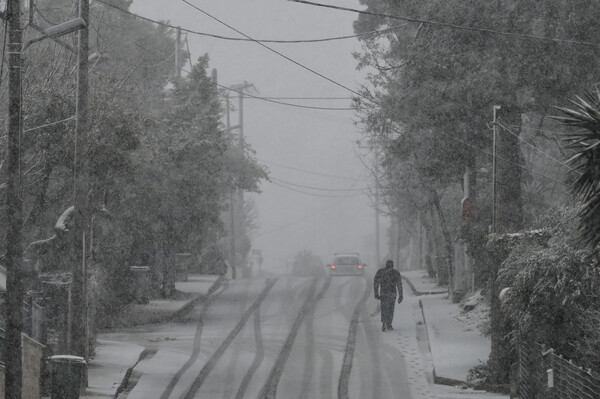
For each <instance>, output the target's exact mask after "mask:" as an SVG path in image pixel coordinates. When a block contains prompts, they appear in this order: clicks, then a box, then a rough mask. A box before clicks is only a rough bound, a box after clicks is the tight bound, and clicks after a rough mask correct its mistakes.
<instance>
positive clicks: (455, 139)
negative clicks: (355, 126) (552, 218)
mask: <svg viewBox="0 0 600 399" xmlns="http://www.w3.org/2000/svg"><path fill="white" fill-rule="evenodd" d="M97 1H98V2H101V3H103V4H107V5H109V6H111V7H114V8H118V9H120V8H119V7H115V6H112V5H111V4H108V3H106V2H104V1H102V0H97ZM182 1H183V2H184V3H186V4H188V5H189V6H190V7H192V8H194V9H196V10H197V11H199V12H201V13H203V14H204V15H206V16H208V17H209V18H211V19H214V20H215V21H217V22H219V23H220V24H222V25H224V26H226V27H228V28H229V29H231V30H233V31H235V32H237V33H239V34H240V35H242V36H244V37H246V38H247V39H248V40H250V41H253V42H255V43H257V44H259V45H260V46H262V47H264V48H266V49H268V50H269V51H271V52H273V53H275V54H277V55H279V56H280V57H283V58H285V59H286V60H288V61H290V62H292V63H294V64H295V65H297V66H299V67H301V68H303V69H305V70H307V71H309V72H311V73H313V74H315V75H317V76H319V77H321V78H323V79H325V80H327V81H329V82H331V83H333V84H335V85H337V86H339V87H341V88H343V89H345V90H347V91H349V92H351V93H353V94H356V95H358V96H359V97H361V98H364V99H366V100H368V101H370V102H372V103H373V104H375V105H378V106H379V107H382V104H381V103H380V102H378V101H376V100H374V99H372V98H369V97H366V96H365V95H363V94H361V93H359V92H357V91H355V90H352V89H351V88H349V87H347V86H345V85H343V84H341V83H339V82H336V81H335V80H333V79H331V78H329V77H327V76H325V75H323V74H321V73H319V72H317V71H315V70H313V69H311V68H309V67H307V66H305V65H303V64H301V63H299V62H298V61H295V60H293V59H292V58H290V57H288V56H286V55H284V54H282V53H280V52H279V51H277V50H274V49H272V48H271V47H269V46H267V45H265V44H263V43H261V42H260V41H258V40H255V39H253V38H251V37H250V36H248V35H246V34H244V33H243V32H241V31H239V30H238V29H236V28H234V27H233V26H231V25H229V24H227V23H225V22H223V21H221V20H220V19H218V18H216V17H214V16H213V15H211V14H209V13H208V12H206V11H204V10H202V9H201V8H199V7H197V6H195V5H194V4H192V3H190V2H188V1H187V0H182ZM290 1H296V2H303V3H307V4H311V3H310V2H304V1H300V0H290ZM313 4H315V5H318V3H313ZM323 6H325V5H323ZM332 7H333V6H332ZM120 10H121V11H124V12H127V13H130V12H129V11H127V10H124V9H120ZM348 11H354V12H362V11H360V10H354V9H348ZM130 14H132V15H134V16H135V15H136V14H133V13H130ZM141 18H142V19H146V20H149V21H150V22H155V23H156V22H157V21H154V20H150V19H149V18H145V17H141ZM390 18H392V16H390ZM409 22H420V21H419V20H411V21H409ZM169 27H172V26H169ZM173 28H175V29H176V27H173ZM135 44H136V45H138V46H140V47H142V48H144V49H146V50H148V49H147V48H145V47H143V46H141V45H139V44H138V43H135ZM148 51H149V50H148ZM180 70H182V71H184V72H186V73H190V72H189V71H186V70H185V69H184V68H180ZM217 86H219V87H222V88H224V89H227V90H230V91H234V92H237V93H239V94H242V93H241V92H240V91H237V90H234V89H231V88H229V87H226V86H223V85H220V84H217ZM244 95H248V96H250V97H254V98H256V99H261V100H264V101H268V102H275V103H279V104H282V105H289V106H293V107H298V108H310V109H330V108H327V107H323V108H321V107H310V106H301V105H298V104H291V103H282V102H276V100H270V99H267V98H263V97H259V96H254V95H250V94H248V93H244ZM335 110H342V109H335ZM408 119H409V120H412V121H414V122H417V121H415V120H414V119H412V118H408ZM417 123H418V124H420V125H422V123H420V122H417ZM438 132H439V133H440V134H442V135H445V136H447V137H448V138H450V139H452V140H454V141H457V142H459V143H461V144H463V145H466V146H468V147H470V148H473V149H475V150H477V151H480V152H482V153H484V154H486V155H488V156H492V157H493V155H492V154H490V153H489V152H487V151H485V150H483V149H481V148H479V147H476V146H474V145H472V144H469V143H467V142H465V141H462V140H460V139H457V138H456V137H453V136H451V135H449V134H447V133H444V132H443V131H441V130H438ZM396 133H399V134H400V132H396ZM496 159H500V160H503V161H504V162H507V163H509V164H512V165H514V166H517V167H519V168H521V169H524V170H527V171H529V172H531V173H534V174H537V175H539V176H541V177H544V178H546V179H549V180H552V181H554V182H557V183H559V184H562V185H566V183H564V182H561V181H560V180H557V179H555V178H553V177H550V176H546V175H544V174H543V173H540V172H537V171H535V170H532V169H529V168H527V167H525V166H523V165H520V164H518V163H515V162H512V161H509V160H507V159H504V158H502V157H500V156H499V155H496Z"/></svg>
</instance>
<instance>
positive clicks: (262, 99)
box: [104, 22, 354, 111]
mask: <svg viewBox="0 0 600 399" xmlns="http://www.w3.org/2000/svg"><path fill="white" fill-rule="evenodd" d="M104 24H105V25H106V26H108V27H109V28H110V29H112V30H113V31H115V32H117V33H118V34H119V35H121V36H123V37H125V38H126V39H127V40H128V41H129V42H131V43H132V44H134V45H135V46H137V47H139V48H140V49H142V50H144V51H146V52H150V53H154V54H158V52H156V51H154V50H151V49H149V48H147V47H145V46H143V45H142V44H140V43H138V42H137V41H135V40H133V39H131V38H129V37H127V36H125V33H124V32H123V31H120V30H118V29H117V28H115V27H114V26H112V25H111V24H108V23H106V22H105V23H104ZM171 58H172V55H171V56H169V57H168V58H167V59H165V60H163V61H161V63H162V62H164V61H167V60H168V59H171ZM155 66H156V65H155ZM179 70H180V71H182V72H185V73H187V74H189V73H191V72H190V71H188V70H186V69H185V68H183V67H179ZM216 85H217V86H218V87H220V88H222V89H225V90H229V91H233V92H235V93H238V94H242V92H241V91H239V90H235V89H232V88H231V87H227V86H224V85H221V84H219V83H217V84H216ZM244 96H247V97H249V98H254V99H257V100H261V101H265V102H270V103H273V104H279V105H286V106H289V107H295V108H305V109H315V110H324V111H353V110H354V109H353V108H350V107H320V106H311V105H302V104H293V103H288V102H283V101H278V100H276V99H274V98H278V97H273V98H270V97H261V96H256V95H253V94H250V93H246V92H244ZM284 98H290V99H295V98H298V99H299V98H301V97H281V99H284ZM308 98H309V97H306V99H308ZM319 98H320V97H319ZM322 98H323V99H327V98H326V97H322ZM342 98H350V97H332V98H331V99H342Z"/></svg>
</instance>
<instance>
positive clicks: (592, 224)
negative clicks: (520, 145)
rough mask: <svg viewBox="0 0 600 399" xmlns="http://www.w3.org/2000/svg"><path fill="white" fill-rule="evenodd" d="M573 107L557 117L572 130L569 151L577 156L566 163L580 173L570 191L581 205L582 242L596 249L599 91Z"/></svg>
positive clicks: (599, 205) (599, 218)
mask: <svg viewBox="0 0 600 399" xmlns="http://www.w3.org/2000/svg"><path fill="white" fill-rule="evenodd" d="M571 103H572V105H573V106H572V107H571V108H559V109H560V110H561V111H562V112H563V113H564V114H565V116H561V117H557V118H556V119H558V120H560V121H561V122H562V123H564V124H565V125H566V126H569V127H573V128H575V129H569V132H567V133H564V136H565V138H564V140H565V142H566V143H567V148H568V149H570V150H572V151H573V153H574V155H573V156H572V157H571V158H570V159H569V160H568V161H567V162H568V163H569V164H571V165H573V171H574V172H575V173H577V176H576V178H575V180H574V181H573V183H572V188H571V191H572V192H573V194H574V195H575V197H576V199H577V200H578V201H579V202H580V203H581V205H582V208H581V211H580V212H579V214H578V217H579V229H580V232H581V234H582V239H583V240H584V241H585V242H586V243H587V244H589V245H591V246H592V247H593V248H597V247H598V245H599V244H600V88H599V87H596V88H595V89H594V90H593V91H590V92H589V93H587V94H585V95H584V96H583V97H576V99H575V100H574V101H571Z"/></svg>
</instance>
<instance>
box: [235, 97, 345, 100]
mask: <svg viewBox="0 0 600 399" xmlns="http://www.w3.org/2000/svg"><path fill="white" fill-rule="evenodd" d="M231 98H237V97H231ZM262 98H264V99H268V100H352V98H353V97H273V96H263V97H262Z"/></svg>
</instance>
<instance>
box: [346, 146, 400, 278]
mask: <svg viewBox="0 0 600 399" xmlns="http://www.w3.org/2000/svg"><path fill="white" fill-rule="evenodd" d="M356 144H357V145H358V148H360V149H368V150H371V151H375V160H374V165H373V169H374V170H373V173H374V175H375V206H374V208H375V261H376V262H377V267H380V265H381V255H380V245H379V213H380V211H379V151H378V150H377V148H376V146H375V145H374V144H373V143H372V142H369V145H362V144H361V142H360V140H358V141H357V142H356ZM397 266H398V264H396V267H397Z"/></svg>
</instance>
